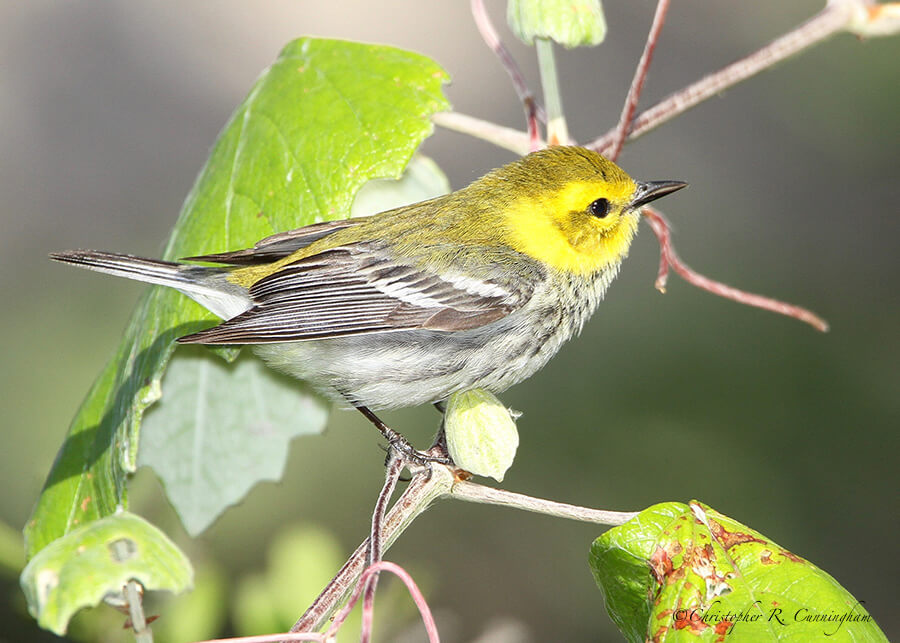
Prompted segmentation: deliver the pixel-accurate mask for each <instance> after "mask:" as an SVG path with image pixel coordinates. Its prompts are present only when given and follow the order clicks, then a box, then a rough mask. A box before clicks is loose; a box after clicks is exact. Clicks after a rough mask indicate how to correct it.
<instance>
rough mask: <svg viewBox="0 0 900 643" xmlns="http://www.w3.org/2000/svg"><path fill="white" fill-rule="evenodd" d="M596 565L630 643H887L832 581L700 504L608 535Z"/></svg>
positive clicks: (663, 507)
mask: <svg viewBox="0 0 900 643" xmlns="http://www.w3.org/2000/svg"><path fill="white" fill-rule="evenodd" d="M590 564H591V570H592V571H593V574H594V578H595V580H596V581H597V585H598V586H599V587H600V589H601V590H602V591H603V594H604V598H605V601H606V608H607V611H608V612H609V614H610V616H611V617H612V619H613V621H615V623H616V625H617V626H618V627H619V629H620V630H621V631H622V633H623V634H624V635H625V637H626V638H627V639H628V640H629V641H635V642H638V641H647V640H649V641H654V642H662V641H669V642H672V641H688V640H690V641H696V640H703V641H726V640H727V641H729V642H730V643H735V642H737V641H763V640H765V641H769V640H779V641H812V640H832V641H845V640H852V641H887V639H886V638H885V636H884V634H883V633H882V632H881V630H880V629H879V628H878V626H877V625H876V624H875V621H874V620H873V619H872V617H871V616H870V615H869V614H868V612H866V610H865V608H864V607H863V605H862V604H861V603H860V601H857V600H856V599H855V598H853V596H851V595H850V593H849V592H847V590H845V589H844V588H843V587H841V586H840V585H839V584H838V582H837V581H836V580H835V579H834V578H832V577H831V576H829V575H828V574H827V573H825V572H824V571H822V570H821V569H819V568H818V567H816V566H815V565H813V564H812V563H810V562H809V561H807V560H804V559H803V558H801V557H800V556H797V555H796V554H793V553H791V552H790V551H788V550H787V549H784V548H783V547H781V546H780V545H778V544H776V543H774V542H772V541H771V540H769V539H768V538H766V537H765V536H763V535H762V534H760V533H759V532H757V531H754V530H753V529H750V528H749V527H746V526H744V525H742V524H741V523H739V522H737V521H735V520H732V519H731V518H729V517H728V516H724V515H722V514H720V513H718V512H717V511H715V510H714V509H711V508H710V507H708V506H706V505H704V504H702V503H699V502H696V501H692V502H691V503H690V505H686V504H683V503H677V502H670V503H663V504H659V505H654V506H652V507H650V508H649V509H646V510H644V511H642V512H641V513H640V514H638V515H637V516H636V517H635V518H633V519H632V520H630V521H629V522H628V523H626V524H624V525H622V526H620V527H616V528H614V529H611V530H609V531H608V532H606V533H605V534H603V535H602V536H600V537H599V538H597V540H595V541H594V544H593V546H592V547H591V553H590Z"/></svg>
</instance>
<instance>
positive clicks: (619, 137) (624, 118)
mask: <svg viewBox="0 0 900 643" xmlns="http://www.w3.org/2000/svg"><path fill="white" fill-rule="evenodd" d="M668 10H669V0H659V2H658V3H657V4H656V14H654V16H653V24H652V25H650V33H649V34H647V42H646V44H645V45H644V53H643V54H641V59H640V61H639V62H638V66H637V69H635V70H634V78H633V79H632V81H631V87H630V88H629V89H628V96H627V97H626V98H625V104H624V105H623V106H622V115H621V116H620V117H619V125H618V127H617V128H616V133H615V137H614V139H613V141H612V146H611V148H610V149H609V152H608V153H607V156H608V157H609V158H610V159H611V160H613V161H615V160H616V159H617V158H619V154H621V152H622V146H624V145H625V139H626V138H628V131H629V130H630V129H631V121H632V119H633V118H634V112H635V110H636V109H637V105H638V101H639V100H640V97H641V90H642V89H643V88H644V81H645V80H646V79H647V71H648V70H649V69H650V62H651V61H652V60H653V51H654V50H655V49H656V43H657V42H658V41H659V34H660V32H661V31H662V27H663V24H665V22H666V12H667V11H668Z"/></svg>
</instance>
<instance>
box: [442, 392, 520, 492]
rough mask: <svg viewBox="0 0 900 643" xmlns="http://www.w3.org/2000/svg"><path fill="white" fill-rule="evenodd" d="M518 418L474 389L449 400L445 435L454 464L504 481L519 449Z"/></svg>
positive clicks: (493, 399) (490, 396)
mask: <svg viewBox="0 0 900 643" xmlns="http://www.w3.org/2000/svg"><path fill="white" fill-rule="evenodd" d="M515 417H518V414H516V415H515V416H514V415H513V412H511V411H510V410H509V409H508V408H506V407H505V406H503V403H502V402H500V400H498V399H497V398H496V397H495V396H494V395H493V394H492V393H489V392H488V391H485V390H484V389H480V388H479V389H472V390H471V391H464V392H462V393H454V394H453V395H451V396H450V398H449V399H448V400H447V409H446V411H445V413H444V434H445V435H446V438H447V448H448V449H449V450H450V457H451V458H453V462H455V463H456V465H457V466H458V467H460V468H462V469H465V470H466V471H468V472H470V473H474V474H475V475H479V476H489V477H491V478H494V479H495V480H497V481H498V482H502V481H503V476H504V475H505V474H506V470H507V469H509V467H510V466H512V463H513V460H514V459H515V457H516V449H517V448H518V447H519V432H518V431H517V430H516V423H515Z"/></svg>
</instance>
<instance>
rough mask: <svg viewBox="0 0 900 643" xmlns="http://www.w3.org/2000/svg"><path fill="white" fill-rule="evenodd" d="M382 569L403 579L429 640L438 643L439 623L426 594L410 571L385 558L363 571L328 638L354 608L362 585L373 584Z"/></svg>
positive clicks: (335, 620) (330, 629) (332, 635)
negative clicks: (435, 619) (435, 620)
mask: <svg viewBox="0 0 900 643" xmlns="http://www.w3.org/2000/svg"><path fill="white" fill-rule="evenodd" d="M382 571H385V572H390V573H392V574H394V575H395V576H397V577H398V578H399V579H400V580H402V581H403V584H404V585H406V589H407V591H408V592H409V595H410V596H411V597H412V599H413V602H415V604H416V607H418V608H419V615H420V616H421V617H422V624H423V625H425V632H426V633H427V634H428V640H429V642H430V643H438V642H439V637H438V631H437V625H436V624H435V622H434V616H432V614H431V609H430V608H429V607H428V602H427V601H426V600H425V596H424V595H423V594H422V592H421V590H420V589H419V587H418V585H416V582H415V581H414V580H413V578H412V576H410V575H409V572H407V571H406V570H405V569H403V568H402V567H400V565H397V564H395V563H391V562H388V561H385V560H381V561H378V562H376V563H373V564H372V565H370V566H369V567H367V568H366V570H365V571H364V572H363V573H362V575H361V576H360V579H359V583H358V584H357V586H356V589H355V590H354V591H353V594H352V595H351V596H350V599H349V600H348V601H347V604H346V605H345V606H344V607H343V608H342V609H341V611H340V612H339V613H338V615H337V616H336V617H335V619H334V623H332V625H331V627H329V628H328V632H326V633H325V636H326V639H328V638H331V637H334V636H335V635H336V634H337V631H338V629H340V627H341V625H343V623H344V621H345V620H346V619H347V616H348V615H349V614H350V611H351V610H352V609H353V606H354V605H356V602H357V601H358V600H359V595H360V591H361V587H363V586H364V585H369V584H371V583H372V581H373V580H374V579H375V578H377V577H378V573H379V572H382Z"/></svg>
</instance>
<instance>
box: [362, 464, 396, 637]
mask: <svg viewBox="0 0 900 643" xmlns="http://www.w3.org/2000/svg"><path fill="white" fill-rule="evenodd" d="M403 466H404V460H403V458H402V457H401V455H400V453H399V452H398V451H397V450H395V449H393V448H391V449H390V451H389V455H388V462H387V466H386V467H385V469H386V470H385V473H384V486H382V488H381V493H379V494H378V500H377V501H376V503H375V510H374V511H373V512H372V526H371V529H370V531H369V551H368V552H367V555H366V559H367V560H366V562H367V563H368V568H369V569H371V568H372V567H373V566H374V565H375V563H377V562H379V561H381V552H382V532H383V527H382V526H383V525H384V515H385V513H387V506H388V502H390V499H391V496H392V495H394V489H396V488H397V480H398V479H399V478H400V472H401V471H402V470H403ZM364 586H365V590H366V591H365V595H364V596H363V618H362V631H361V632H360V636H359V640H360V642H361V643H369V641H370V640H372V620H373V618H374V616H375V607H374V606H375V589H376V587H377V586H378V574H377V573H374V574H370V575H369V580H368V581H367V582H365V583H364Z"/></svg>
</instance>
